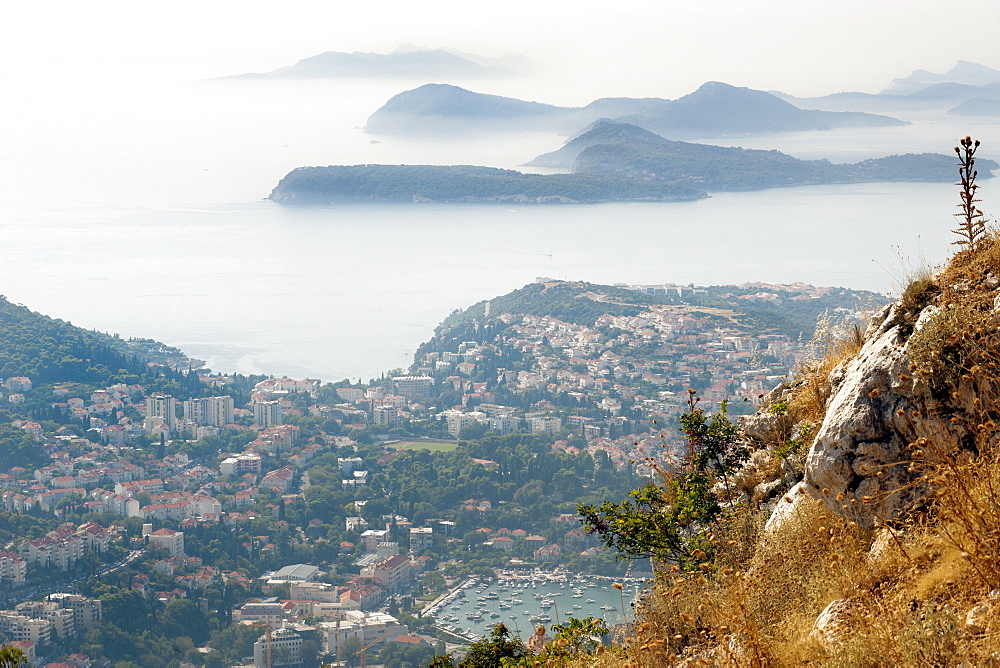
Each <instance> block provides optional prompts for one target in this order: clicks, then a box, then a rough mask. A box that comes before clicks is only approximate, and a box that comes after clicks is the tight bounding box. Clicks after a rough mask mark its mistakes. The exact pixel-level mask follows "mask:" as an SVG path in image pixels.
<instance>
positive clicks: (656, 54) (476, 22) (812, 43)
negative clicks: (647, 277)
mask: <svg viewBox="0 0 1000 668" xmlns="http://www.w3.org/2000/svg"><path fill="white" fill-rule="evenodd" d="M4 14H5V16H4V21H3V26H2V27H0V83H3V84H5V86H6V90H7V93H8V94H10V93H12V92H14V93H16V94H24V91H26V90H30V88H29V87H28V86H29V85H30V84H31V82H33V81H34V82H39V81H44V82H47V83H59V84H64V85H67V86H74V87H75V86H76V85H87V86H90V85H93V84H98V83H103V84H105V85H108V86H112V87H113V86H114V85H121V84H123V83H129V82H132V81H134V80H135V79H136V78H141V77H147V76H153V77H154V78H156V79H159V78H160V77H165V78H167V79H168V80H173V81H185V80H195V79H200V78H207V77H213V76H221V75H226V74H232V73H240V72H248V71H268V70H271V69H276V68H278V67H281V66H283V65H287V64H291V63H293V62H295V61H296V60H298V59H300V58H303V57H306V56H310V55H314V54H316V53H319V52H322V51H327V50H336V51H352V50H361V51H378V52H386V51H389V50H391V49H393V48H395V47H396V46H397V45H399V44H400V43H403V42H412V43H416V44H420V45H423V46H430V47H439V46H448V47H454V48H459V49H463V50H466V51H470V52H474V53H479V54H482V55H488V56H498V55H502V54H505V53H514V54H520V55H524V56H528V57H531V58H533V59H535V60H537V61H538V62H539V63H540V65H542V66H543V67H544V68H547V69H546V71H547V72H548V73H549V74H551V75H560V76H553V78H552V79H551V81H552V82H553V83H552V89H551V93H552V95H551V101H553V102H560V103H564V102H574V101H579V102H586V101H588V100H589V99H590V98H591V97H592V96H593V92H594V91H597V90H599V91H601V94H606V95H658V96H664V97H676V96H678V95H681V94H684V93H686V92H689V91H690V90H692V89H694V88H695V87H697V86H698V85H699V84H700V83H702V82H704V81H706V80H713V79H714V80H721V81H726V82H729V83H732V84H736V85H747V86H751V87H754V88H760V89H779V90H783V91H786V92H789V93H792V94H797V95H813V94H825V93H829V92H836V91H838V90H844V89H860V90H866V91H877V90H880V89H881V88H883V87H884V86H886V85H887V84H888V83H889V81H890V80H891V79H892V78H893V77H897V76H904V75H906V74H908V73H909V72H910V71H912V70H913V69H916V68H922V69H929V70H932V71H944V70H946V69H948V68H950V67H951V66H952V65H953V64H954V62H955V61H956V60H957V59H965V60H973V61H977V62H981V63H983V64H986V65H990V66H993V67H1000V59H998V58H997V57H996V55H995V54H996V53H997V52H996V46H995V43H994V42H995V39H994V38H995V35H994V34H993V30H992V29H993V28H995V27H997V26H1000V3H997V2H995V0H948V1H944V0H836V1H831V0H805V1H804V0H794V1H792V0H702V1H700V2H679V1H677V0H653V1H644V0H615V1H614V2H607V1H606V0H603V1H601V2H596V1H592V0H573V1H565V0H556V1H547V0H505V1H504V2H495V3H485V2H479V3H477V2H469V1H468V0H461V1H458V0H454V1H453V0H424V1H422V2H413V1H412V0H408V1H406V2H401V1H398V0H391V1H387V0H367V1H366V2H360V1H358V2H353V3H351V2H345V1H344V0H322V1H316V0H286V1H284V2H280V3H279V2H274V1H273V0H272V1H269V2H263V1H260V0H241V1H239V2H233V1H229V0H226V1H209V2H205V1H204V0H198V1H197V2H195V1H190V0H177V1H172V2H150V3H138V2H134V0H129V1H127V2H120V1H111V2H108V1H104V2H102V1H100V0H98V1H97V2H87V3H63V2H59V3H55V2H51V1H49V2H44V1H43V2H19V3H12V6H9V7H7V8H6V9H5V12H4ZM977 28H978V29H980V30H981V32H979V33H978V34H977V33H976V32H975V31H976V29H977ZM966 29H968V30H971V31H972V32H971V34H970V35H969V37H968V38H965V39H962V38H961V37H960V36H959V35H960V33H961V31H962V30H966ZM577 97H578V98H579V99H578V100H577V99H576V98H577Z"/></svg>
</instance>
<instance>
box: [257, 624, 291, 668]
mask: <svg viewBox="0 0 1000 668" xmlns="http://www.w3.org/2000/svg"><path fill="white" fill-rule="evenodd" d="M301 650H302V636H300V635H299V634H298V633H296V632H295V631H293V630H291V629H286V628H280V629H277V630H276V631H273V632H272V633H271V638H270V640H268V637H267V635H263V636H261V637H260V638H259V639H258V640H257V642H255V643H254V644H253V665H254V666H256V668H265V667H266V666H275V667H277V666H296V665H299V664H301V663H302V651H301Z"/></svg>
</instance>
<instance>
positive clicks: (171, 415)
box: [146, 394, 177, 433]
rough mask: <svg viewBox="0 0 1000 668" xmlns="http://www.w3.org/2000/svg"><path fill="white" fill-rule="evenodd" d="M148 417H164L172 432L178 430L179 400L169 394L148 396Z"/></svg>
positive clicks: (164, 421)
mask: <svg viewBox="0 0 1000 668" xmlns="http://www.w3.org/2000/svg"><path fill="white" fill-rule="evenodd" d="M146 417H150V418H162V419H163V423H164V424H165V425H166V426H167V428H168V429H169V430H170V432H171V433H173V432H174V431H176V430H177V400H176V399H174V398H173V397H172V396H170V395H168V394H151V395H150V396H148V397H146Z"/></svg>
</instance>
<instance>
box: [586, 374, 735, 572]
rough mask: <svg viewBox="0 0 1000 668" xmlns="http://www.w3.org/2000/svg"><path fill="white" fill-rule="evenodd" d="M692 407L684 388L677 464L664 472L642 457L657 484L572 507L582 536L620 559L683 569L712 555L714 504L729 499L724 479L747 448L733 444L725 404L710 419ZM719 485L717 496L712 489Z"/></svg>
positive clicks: (694, 402) (691, 394) (693, 397)
mask: <svg viewBox="0 0 1000 668" xmlns="http://www.w3.org/2000/svg"><path fill="white" fill-rule="evenodd" d="M698 403H699V398H698V396H697V393H696V392H695V391H694V390H688V410H687V412H686V413H684V414H683V415H681V418H680V422H681V429H682V431H683V433H684V435H685V438H686V441H687V447H686V449H685V452H684V454H683V456H682V458H681V461H680V462H679V463H678V464H677V465H676V466H673V467H669V468H668V467H664V466H663V465H661V464H660V463H659V462H657V461H654V460H652V459H647V463H648V464H649V465H650V466H651V467H652V468H653V469H654V470H655V471H656V472H657V474H658V475H659V477H660V483H659V484H657V483H654V482H652V481H651V482H648V483H647V484H646V485H644V486H643V487H641V488H639V489H635V490H633V491H631V492H630V493H629V495H628V498H627V499H626V500H625V501H620V502H615V501H606V502H605V503H603V504H602V505H601V506H600V507H595V506H593V505H581V506H579V507H578V509H577V511H578V512H579V513H580V515H581V518H582V519H581V521H582V522H583V524H584V525H585V526H586V528H587V532H588V533H596V534H597V535H598V536H599V537H600V539H601V541H602V542H603V543H604V544H605V545H606V546H607V547H612V548H615V549H616V550H618V551H619V553H620V554H621V556H623V557H624V558H627V559H636V558H646V557H651V558H653V559H655V560H657V561H659V562H669V563H676V564H678V565H680V566H681V567H682V568H685V569H687V568H696V567H698V566H699V565H700V564H702V563H705V562H706V561H708V560H710V558H711V555H712V554H713V552H714V550H713V547H712V543H711V541H710V540H709V537H708V533H709V529H710V527H711V526H712V525H713V524H715V522H716V520H717V519H718V517H719V515H720V514H721V513H722V505H721V504H720V501H722V500H727V501H728V500H730V499H731V490H730V486H729V476H730V475H731V474H732V473H734V472H735V471H736V470H737V469H738V468H739V467H740V466H741V465H742V464H743V462H745V461H746V459H747V458H748V457H749V449H748V448H747V447H746V446H745V445H742V444H740V443H739V440H738V436H739V430H738V428H737V427H736V425H735V424H733V423H732V422H730V421H729V418H728V416H727V413H726V404H725V402H723V403H722V406H721V407H720V409H719V411H718V412H717V413H715V414H713V415H711V416H708V415H706V413H705V411H704V410H702V409H701V408H699V407H698ZM719 486H721V488H722V490H724V491H723V492H722V493H721V494H720V493H719V492H716V491H715V490H716V489H718V487H719ZM721 496H724V497H725V499H722V498H720V497H721Z"/></svg>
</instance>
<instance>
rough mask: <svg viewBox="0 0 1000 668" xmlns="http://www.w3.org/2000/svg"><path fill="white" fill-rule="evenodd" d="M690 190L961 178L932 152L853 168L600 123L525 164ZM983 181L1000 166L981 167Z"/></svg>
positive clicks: (951, 160)
mask: <svg viewBox="0 0 1000 668" xmlns="http://www.w3.org/2000/svg"><path fill="white" fill-rule="evenodd" d="M527 164H528V165H529V166H534V167H549V168H557V169H571V170H572V171H573V173H574V174H580V175H583V174H589V175H597V174H614V175H617V176H631V177H634V178H642V179H647V180H657V181H665V182H668V183H675V184H684V185H689V186H691V187H695V188H704V189H706V190H709V191H730V190H757V189H761V188H775V187H783V186H796V185H817V184H826V183H868V182H876V181H930V182H943V183H948V182H951V181H954V180H955V157H954V156H948V155H940V154H934V153H921V154H912V153H910V154H906V155H891V156H886V157H883V158H875V159H871V160H864V161H862V162H858V163H852V164H835V163H831V162H830V161H828V160H799V159H797V158H793V157H792V156H790V155H787V154H785V153H781V152H779V151H773V150H772V151H763V150H750V149H743V148H729V147H721V146H709V145H706V144H693V143H688V142H679V141H672V140H669V139H665V138H663V137H661V136H659V135H656V134H654V133H652V132H648V131H646V130H643V129H642V128H640V127H636V126H635V125H631V124H626V123H610V122H607V121H599V122H598V123H595V124H594V126H593V127H592V128H591V129H590V130H588V131H587V132H585V133H583V134H582V135H580V136H579V137H575V138H573V139H571V140H570V141H568V142H567V143H566V145H565V146H563V147H562V148H561V149H559V150H557V151H554V152H552V153H546V154H544V155H541V156H538V157H537V158H535V159H534V160H532V161H531V162H529V163H527ZM977 166H979V167H980V174H981V176H982V177H989V176H992V174H991V173H990V171H989V170H993V169H997V168H998V167H1000V165H998V164H997V163H996V162H994V161H992V160H985V159H983V160H981V161H979V162H977Z"/></svg>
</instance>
